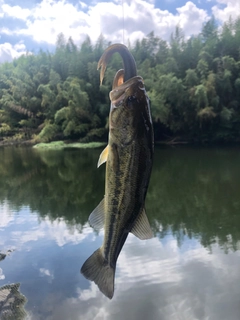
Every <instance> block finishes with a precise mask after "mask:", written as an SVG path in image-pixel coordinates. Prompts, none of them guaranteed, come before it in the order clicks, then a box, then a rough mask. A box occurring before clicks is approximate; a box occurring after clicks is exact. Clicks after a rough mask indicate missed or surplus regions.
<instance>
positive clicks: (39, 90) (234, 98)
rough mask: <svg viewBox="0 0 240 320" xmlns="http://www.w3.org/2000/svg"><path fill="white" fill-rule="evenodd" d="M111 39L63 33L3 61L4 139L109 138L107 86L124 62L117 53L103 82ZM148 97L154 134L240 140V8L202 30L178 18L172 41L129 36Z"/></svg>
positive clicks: (167, 138) (185, 139)
mask: <svg viewBox="0 0 240 320" xmlns="http://www.w3.org/2000/svg"><path fill="white" fill-rule="evenodd" d="M110 44H111V43H110V42H108V41H107V40H106V39H104V37H103V36H99V38H98V40H97V42H96V43H94V44H93V43H92V41H91V39H90V38H89V37H87V38H86V39H85V41H84V42H83V43H82V44H81V45H80V46H78V45H76V44H75V43H74V42H73V40H72V38H69V39H65V37H64V35H63V34H60V35H59V36H58V38H57V41H56V49H55V52H53V53H50V52H45V51H43V50H40V51H39V52H38V53H37V54H32V53H29V54H27V55H23V56H21V57H20V58H18V59H15V60H13V62H11V63H3V64H1V65H0V143H1V144H7V143H11V142H18V143H19V142H23V141H31V142H32V143H37V142H48V141H53V140H66V141H72V140H74V141H80V142H91V141H107V136H108V114H109V106H110V105H109V103H110V102H109V92H110V91H111V86H112V81H113V77H114V75H115V73H116V71H117V70H118V69H120V68H122V62H121V58H120V56H119V55H118V54H115V55H114V56H113V58H112V60H111V62H110V64H109V66H108V68H107V71H106V75H105V79H104V81H103V85H101V86H100V80H99V71H98V70H97V62H98V60H99V58H100V57H101V55H102V53H103V51H104V50H105V49H106V48H107V47H108V46H109V45H110ZM127 46H128V48H129V49H130V51H131V52H132V54H133V56H134V58H135V60H136V64H137V70H138V75H140V76H142V77H143V79H144V83H145V86H146V90H147V93H148V95H149V97H150V99H151V110H152V117H153V123H154V132H155V140H156V141H157V142H162V143H197V144H200V143H201V144H204V143H230V142H231V143H236V142H239V141H240V16H239V17H238V18H237V19H236V20H233V19H231V18H230V19H229V20H228V21H226V22H225V23H224V24H223V26H222V27H221V28H219V26H218V24H217V21H216V20H215V18H214V17H212V18H211V19H210V20H209V21H208V22H206V23H205V24H204V25H203V27H202V30H201V32H200V33H199V34H198V35H195V36H192V37H190V38H188V39H186V38H185V36H184V33H183V31H182V29H181V28H180V27H179V26H176V28H175V30H174V31H173V33H172V35H171V39H170V41H169V42H167V41H165V40H162V39H161V38H160V37H159V36H158V35H155V34H154V32H151V33H150V34H149V35H148V36H146V37H145V38H143V39H141V40H137V41H136V42H135V43H134V44H132V43H128V44H127Z"/></svg>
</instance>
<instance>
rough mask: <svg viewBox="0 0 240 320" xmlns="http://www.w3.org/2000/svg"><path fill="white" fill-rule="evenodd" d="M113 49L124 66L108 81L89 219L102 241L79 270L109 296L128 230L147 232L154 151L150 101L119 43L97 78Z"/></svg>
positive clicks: (142, 236) (104, 57)
mask: <svg viewBox="0 0 240 320" xmlns="http://www.w3.org/2000/svg"><path fill="white" fill-rule="evenodd" d="M115 52H118V53H120V55H121V57H122V58H123V63H124V70H122V69H121V70H119V71H118V72H117V73H116V75H115V77H114V80H113V87H112V91H111V92H110V100H111V108H110V114H109V139H108V146H107V147H106V148H105V149H104V150H103V152H102V153H101V155H100V158H99V161H98V166H100V165H101V164H103V163H104V162H106V181H105V196H104V199H103V200H102V201H101V202H100V204H99V205H98V206H97V207H96V208H95V209H94V211H93V212H92V213H91V215H90V217H89V222H90V224H91V225H92V226H93V227H94V228H95V229H100V228H101V227H104V240H103V244H102V246H101V247H100V248H99V249H98V250H96V251H95V252H94V253H93V254H92V255H91V256H90V257H89V258H88V259H87V260H86V261H85V262H84V264H83V266H82V268H81V272H82V274H83V275H84V276H85V277H86V278H87V279H89V280H91V281H94V282H95V283H96V284H97V285H98V287H99V289H100V290H101V291H102V292H103V293H104V294H105V295H106V296H107V297H108V298H110V299H111V298H112V297H113V294H114V277H115V269H116V263H117V258H118V256H119V254H120V252H121V250H122V247H123V245H124V243H125V241H126V239H127V236H128V234H129V232H131V233H133V234H134V235H136V236H137V237H138V238H140V239H149V238H151V237H152V236H153V234H152V231H151V228H150V225H149V222H148V219H147V216H146V213H145V197H146V193H147V189H148V184H149V179H150V175H151V169H152V161H153V149H154V145H153V127H152V119H151V113H150V103H149V99H148V97H147V94H146V91H145V87H144V83H143V80H142V78H141V77H139V76H137V75H136V65H135V61H134V58H133V57H132V55H131V53H130V52H129V51H128V49H127V47H125V46H124V45H121V44H115V45H112V46H110V47H109V48H108V49H107V50H106V51H105V52H104V53H103V55H102V57H101V58H100V60H99V64H98V66H99V67H102V70H101V75H100V80H101V82H102V79H103V76H104V71H105V69H106V64H107V62H108V61H109V59H110V58H111V55H112V54H113V53H115ZM126 69H127V70H126Z"/></svg>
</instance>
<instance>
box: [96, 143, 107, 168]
mask: <svg viewBox="0 0 240 320" xmlns="http://www.w3.org/2000/svg"><path fill="white" fill-rule="evenodd" d="M107 157H108V145H107V146H106V148H105V149H104V150H103V151H102V153H101V154H100V157H99V160H98V164H97V167H98V168H99V167H100V165H101V164H103V163H104V162H106V161H107Z"/></svg>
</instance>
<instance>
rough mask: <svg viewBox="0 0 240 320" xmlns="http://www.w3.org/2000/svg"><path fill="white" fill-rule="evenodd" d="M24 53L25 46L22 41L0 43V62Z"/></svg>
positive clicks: (10, 59)
mask: <svg viewBox="0 0 240 320" xmlns="http://www.w3.org/2000/svg"><path fill="white" fill-rule="evenodd" d="M26 53H27V50H26V46H25V45H24V44H23V43H21V42H18V43H16V44H15V45H12V44H10V43H8V42H5V43H3V44H0V63H3V62H11V61H12V60H13V59H14V58H19V57H20V56H21V55H23V54H26Z"/></svg>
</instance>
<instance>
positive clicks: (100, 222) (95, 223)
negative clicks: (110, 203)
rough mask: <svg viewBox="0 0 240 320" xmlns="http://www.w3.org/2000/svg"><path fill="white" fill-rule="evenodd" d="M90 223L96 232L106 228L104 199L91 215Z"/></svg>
mask: <svg viewBox="0 0 240 320" xmlns="http://www.w3.org/2000/svg"><path fill="white" fill-rule="evenodd" d="M88 221H89V223H90V225H91V226H92V227H93V228H94V229H96V230H100V229H101V228H102V227H103V226H104V198H103V199H102V201H101V202H100V203H99V205H98V206H97V207H96V208H95V209H94V210H93V212H92V213H91V214H90V216H89V218H88Z"/></svg>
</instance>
